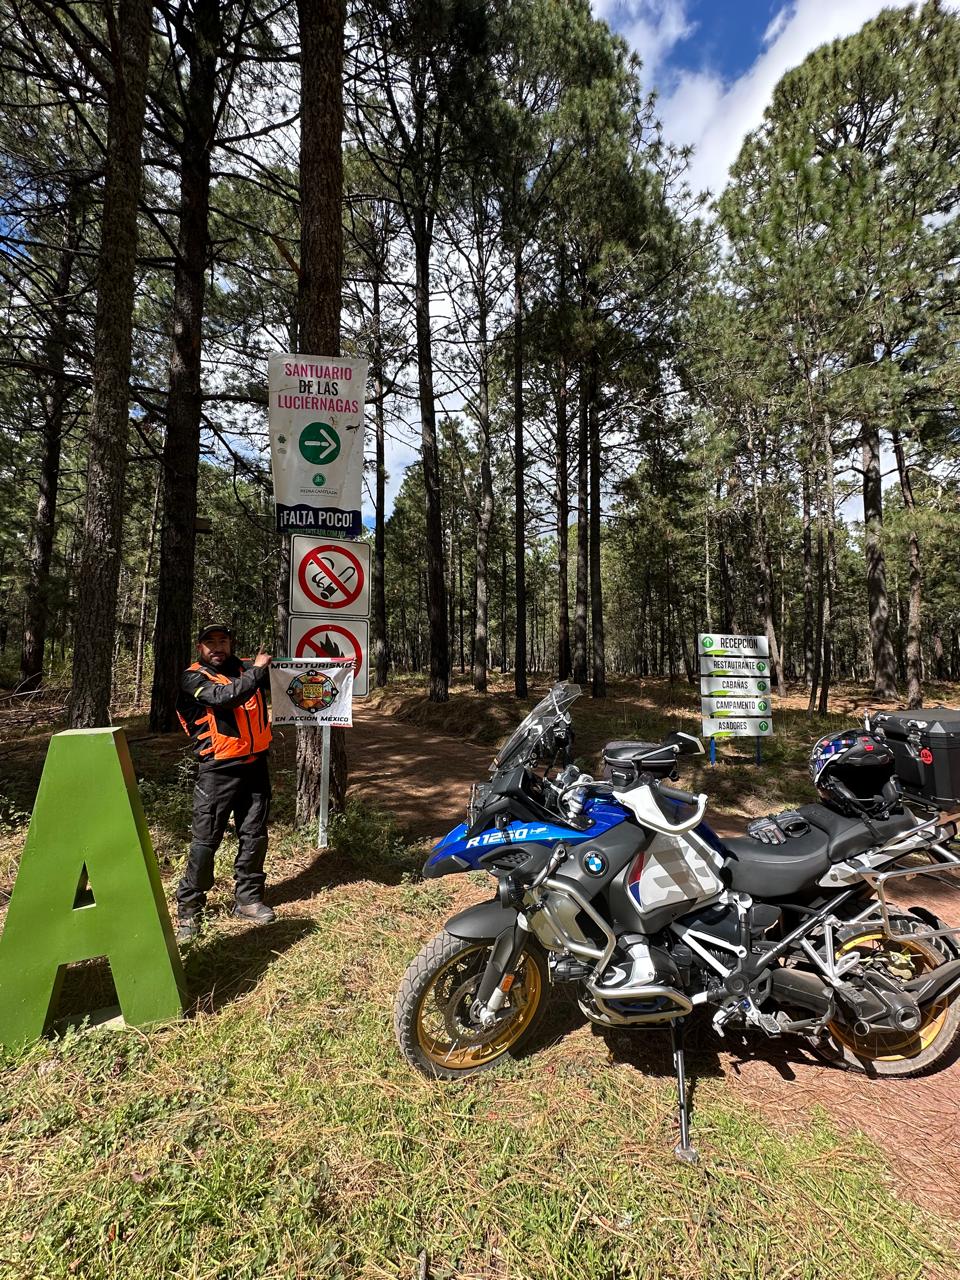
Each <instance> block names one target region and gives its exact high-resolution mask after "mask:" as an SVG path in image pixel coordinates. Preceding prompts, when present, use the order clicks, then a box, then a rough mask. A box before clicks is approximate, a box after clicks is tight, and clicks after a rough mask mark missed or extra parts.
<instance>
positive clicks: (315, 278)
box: [297, 0, 348, 823]
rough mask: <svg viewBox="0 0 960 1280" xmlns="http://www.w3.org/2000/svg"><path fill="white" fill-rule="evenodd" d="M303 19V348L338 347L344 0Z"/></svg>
mask: <svg viewBox="0 0 960 1280" xmlns="http://www.w3.org/2000/svg"><path fill="white" fill-rule="evenodd" d="M297 15H298V20H299V27H300V279H299V289H298V295H297V302H298V328H299V337H300V346H301V349H302V350H303V351H307V352H310V353H311V354H315V355H332V356H336V355H339V354H340V303H341V295H342V289H343V225H342V214H341V204H342V200H343V154H342V151H341V144H340V140H341V135H342V134H343V30H344V25H345V22H346V4H345V0H297ZM321 732H322V731H321V730H320V729H299V730H298V731H297V821H298V822H299V823H306V822H310V821H312V820H313V819H314V818H316V816H317V814H318V813H319V811H320V777H321V770H320V751H321ZM345 733H346V731H345V730H343V729H334V730H332V731H331V735H330V739H331V752H330V792H331V797H332V799H333V802H334V805H335V807H336V808H338V809H342V808H343V805H344V801H345V800H346V794H347V771H348V762H347V748H346V741H345Z"/></svg>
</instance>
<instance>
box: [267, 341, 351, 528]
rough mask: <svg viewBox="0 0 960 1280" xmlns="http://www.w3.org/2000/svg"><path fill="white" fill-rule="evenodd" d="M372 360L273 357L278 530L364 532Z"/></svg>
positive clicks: (273, 450) (272, 448)
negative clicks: (365, 436) (365, 429)
mask: <svg viewBox="0 0 960 1280" xmlns="http://www.w3.org/2000/svg"><path fill="white" fill-rule="evenodd" d="M366 382H367V361H366V360H348V359H346V358H345V357H343V356H309V355H297V354H290V353H280V354H276V355H272V356H271V357H270V362H269V390H270V461H271V465H272V467H273V493H274V498H275V500H276V506H277V530H278V532H280V533H294V532H296V531H297V530H308V531H311V532H313V533H320V534H339V535H340V536H341V537H344V538H349V537H356V536H357V534H359V533H360V530H361V528H362V524H361V520H360V490H361V486H362V480H363V404H364V394H365V388H366Z"/></svg>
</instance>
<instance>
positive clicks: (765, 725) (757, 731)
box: [702, 716, 773, 738]
mask: <svg viewBox="0 0 960 1280" xmlns="http://www.w3.org/2000/svg"><path fill="white" fill-rule="evenodd" d="M702 733H703V737H705V738H719V737H723V736H724V735H726V736H727V737H730V738H769V737H770V735H771V734H772V733H773V721H772V720H771V719H770V718H769V717H764V718H763V719H756V720H754V719H741V718H739V717H737V716H703V729H702Z"/></svg>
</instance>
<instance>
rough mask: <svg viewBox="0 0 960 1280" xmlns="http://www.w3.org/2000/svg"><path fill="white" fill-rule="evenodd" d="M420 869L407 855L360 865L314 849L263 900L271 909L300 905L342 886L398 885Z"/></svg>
mask: <svg viewBox="0 0 960 1280" xmlns="http://www.w3.org/2000/svg"><path fill="white" fill-rule="evenodd" d="M422 865H423V857H422V855H421V854H419V853H418V854H413V855H411V857H410V858H409V859H406V858H403V859H398V860H397V861H396V862H390V863H386V862H381V861H378V860H375V859H371V860H370V861H369V862H362V861H358V860H357V859H356V858H352V857H347V856H346V855H344V854H341V853H337V852H336V850H334V849H318V850H317V851H316V854H315V856H314V857H313V859H312V860H311V861H310V862H309V863H307V864H306V865H304V866H302V867H300V868H299V869H298V870H297V871H296V872H294V874H293V875H291V876H288V877H287V878H286V879H285V880H277V881H274V882H273V883H271V884H269V885H268V887H267V899H268V901H269V902H270V904H271V905H272V906H282V905H283V904H284V903H287V902H303V901H304V900H308V899H310V898H312V897H314V896H315V895H316V894H318V893H325V892H327V891H328V890H330V889H339V888H341V887H342V886H343V885H347V884H355V883H357V882H358V881H361V880H371V881H373V882H375V883H377V884H381V885H398V884H401V883H402V882H403V880H404V879H405V878H409V877H410V876H412V875H417V874H418V873H419V871H420V868H421V866H422Z"/></svg>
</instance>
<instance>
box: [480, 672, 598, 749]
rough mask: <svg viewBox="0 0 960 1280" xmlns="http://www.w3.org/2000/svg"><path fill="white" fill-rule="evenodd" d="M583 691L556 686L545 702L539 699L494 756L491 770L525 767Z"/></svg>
mask: <svg viewBox="0 0 960 1280" xmlns="http://www.w3.org/2000/svg"><path fill="white" fill-rule="evenodd" d="M581 692H582V690H581V688H580V686H579V685H578V684H570V683H569V681H564V682H563V683H561V684H555V685H554V686H553V688H552V689H551V690H550V692H549V693H548V694H547V696H546V697H545V698H541V699H540V701H539V702H538V703H537V705H536V706H535V707H534V708H533V710H532V711H531V712H530V713H529V715H527V716H525V717H524V719H523V720H521V721H520V723H519V724H518V725H517V727H516V729H514V731H513V733H512V734H511V735H510V737H509V738H508V739H507V741H506V743H505V745H504V746H502V747H501V748H500V750H499V752H498V753H497V755H496V756H494V759H493V767H494V769H497V770H500V769H505V768H516V767H517V765H520V764H526V763H527V762H528V760H530V759H532V758H533V757H534V756H535V755H536V747H537V743H538V742H539V741H540V739H541V738H542V737H543V735H544V734H545V733H546V732H547V730H548V729H550V728H552V727H553V726H554V725H555V724H557V723H558V722H559V721H560V720H562V719H563V716H564V713H565V712H566V710H567V708H568V707H569V706H572V704H573V703H574V702H576V700H577V698H579V697H580V694H581Z"/></svg>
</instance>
